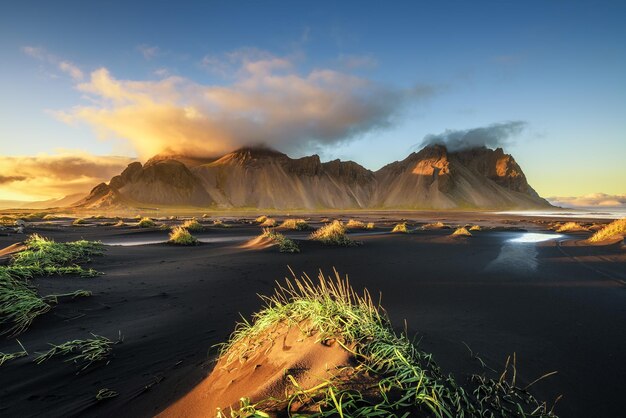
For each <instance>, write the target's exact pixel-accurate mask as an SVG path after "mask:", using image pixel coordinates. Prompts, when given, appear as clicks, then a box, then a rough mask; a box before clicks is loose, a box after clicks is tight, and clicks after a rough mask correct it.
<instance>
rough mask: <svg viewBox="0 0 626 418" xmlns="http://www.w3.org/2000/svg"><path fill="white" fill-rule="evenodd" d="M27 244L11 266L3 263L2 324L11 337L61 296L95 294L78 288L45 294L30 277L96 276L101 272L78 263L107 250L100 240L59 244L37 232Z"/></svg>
mask: <svg viewBox="0 0 626 418" xmlns="http://www.w3.org/2000/svg"><path fill="white" fill-rule="evenodd" d="M25 244H26V250H24V251H21V252H19V253H16V254H14V255H13V257H12V259H11V262H10V264H9V265H8V266H0V324H1V325H3V326H4V327H5V328H6V329H4V330H3V331H2V332H1V334H9V335H10V336H15V335H18V334H20V333H22V332H24V331H25V330H26V329H27V328H28V327H29V326H30V325H31V323H32V322H33V320H34V319H35V318H37V317H38V316H39V315H43V314H44V313H46V312H48V311H49V310H50V309H51V308H52V305H53V304H56V303H58V302H59V299H60V298H64V297H71V298H75V297H83V296H90V295H91V293H90V292H87V291H84V290H78V291H76V292H72V293H67V294H61V295H48V296H45V297H42V296H40V295H39V294H38V293H37V291H36V290H35V289H34V288H33V286H32V285H30V284H29V282H28V280H29V279H33V278H36V277H41V276H51V275H65V274H74V275H79V276H82V277H94V276H97V275H99V274H100V273H99V272H97V271H96V270H93V269H84V268H83V267H81V266H80V265H78V264H77V263H83V262H88V261H90V259H91V257H92V256H94V255H101V254H102V252H103V250H102V244H101V243H99V242H91V241H85V240H81V241H75V242H67V243H57V242H54V241H53V240H51V239H47V238H44V237H41V236H40V235H37V234H34V235H31V236H30V237H29V238H28V239H27V240H26V242H25Z"/></svg>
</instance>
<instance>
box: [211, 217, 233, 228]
mask: <svg viewBox="0 0 626 418" xmlns="http://www.w3.org/2000/svg"><path fill="white" fill-rule="evenodd" d="M213 226H215V227H218V228H230V225H228V224H226V223H224V221H222V220H221V219H216V220H214V221H213Z"/></svg>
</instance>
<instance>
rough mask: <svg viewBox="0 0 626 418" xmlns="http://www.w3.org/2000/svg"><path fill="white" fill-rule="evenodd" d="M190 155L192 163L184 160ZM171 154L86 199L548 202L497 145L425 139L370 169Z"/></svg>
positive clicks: (405, 204) (382, 204)
mask: <svg viewBox="0 0 626 418" xmlns="http://www.w3.org/2000/svg"><path fill="white" fill-rule="evenodd" d="M187 161H191V162H187ZM198 161H199V159H197V158H195V159H193V158H191V159H190V158H189V157H184V158H183V159H178V158H177V157H175V156H171V155H161V156H155V157H154V158H152V159H150V160H148V161H147V162H146V164H145V165H141V163H138V162H135V163H132V164H130V165H129V166H128V167H127V168H126V169H125V170H124V171H123V172H122V173H121V174H120V175H118V176H115V177H113V178H112V179H111V181H110V183H109V184H108V185H106V184H102V185H98V186H97V187H96V188H95V189H94V190H93V191H92V194H91V197H88V198H86V200H85V201H83V202H82V203H83V204H89V201H90V200H91V201H98V202H100V203H101V204H109V203H111V202H124V203H125V204H128V202H131V201H132V202H141V203H142V204H144V205H145V204H147V205H177V206H181V205H183V206H184V205H188V206H216V207H222V208H231V207H232V208H236V207H257V208H268V209H269V208H276V209H296V208H304V209H322V208H324V209H349V208H404V209H407V208H429V209H437V208H438V209H451V208H467V209H471V208H483V209H487V208H498V209H501V208H531V207H541V206H547V205H549V204H548V203H547V202H546V201H545V200H543V199H541V198H540V197H539V196H538V195H537V193H536V192H535V191H534V190H533V189H532V188H531V187H530V185H528V182H527V181H526V177H525V176H524V173H523V172H522V170H521V168H520V167H519V165H518V164H517V162H516V161H515V159H514V158H513V157H512V156H511V155H509V154H505V153H504V151H503V150H502V149H501V148H497V149H495V150H493V149H489V148H485V147H480V148H472V149H467V150H462V151H449V150H448V149H447V148H446V147H445V146H444V145H429V146H427V147H425V148H423V149H422V150H420V151H418V152H413V153H411V154H410V155H409V156H407V157H406V158H405V159H403V160H401V161H396V162H394V163H391V164H388V165H386V166H385V167H383V168H381V169H380V170H378V171H376V172H372V171H370V170H368V169H366V168H364V167H362V166H361V165H359V164H357V163H355V162H353V161H340V160H333V161H328V162H321V160H320V157H319V156H318V155H311V156H306V157H302V158H291V157H289V156H288V155H286V154H284V153H282V152H279V151H276V150H273V149H271V148H268V147H263V146H255V147H245V148H240V149H238V150H235V151H233V152H230V153H228V154H226V155H224V156H222V157H220V158H216V159H214V160H212V161H210V162H208V163H204V164H198Z"/></svg>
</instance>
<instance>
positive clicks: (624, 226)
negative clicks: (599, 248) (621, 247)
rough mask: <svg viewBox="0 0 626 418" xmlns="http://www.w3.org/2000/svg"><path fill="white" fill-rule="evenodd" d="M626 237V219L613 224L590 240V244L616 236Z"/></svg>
mask: <svg viewBox="0 0 626 418" xmlns="http://www.w3.org/2000/svg"><path fill="white" fill-rule="evenodd" d="M620 235H621V236H622V237H623V236H624V235H626V218H622V219H618V220H616V221H613V222H611V223H610V224H608V225H607V226H605V227H604V228H602V229H601V230H599V231H597V232H596V233H595V234H593V235H592V236H591V238H589V241H590V242H600V241H605V240H607V239H610V238H613V237H616V236H620Z"/></svg>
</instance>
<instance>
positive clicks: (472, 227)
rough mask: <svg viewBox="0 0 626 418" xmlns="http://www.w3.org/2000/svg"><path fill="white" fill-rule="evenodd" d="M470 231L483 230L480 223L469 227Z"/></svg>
mask: <svg viewBox="0 0 626 418" xmlns="http://www.w3.org/2000/svg"><path fill="white" fill-rule="evenodd" d="M469 230H470V231H482V228H481V227H480V225H472V226H471V227H470V229H469Z"/></svg>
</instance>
